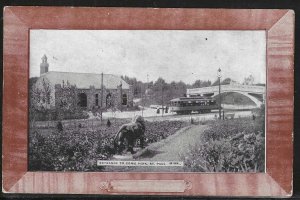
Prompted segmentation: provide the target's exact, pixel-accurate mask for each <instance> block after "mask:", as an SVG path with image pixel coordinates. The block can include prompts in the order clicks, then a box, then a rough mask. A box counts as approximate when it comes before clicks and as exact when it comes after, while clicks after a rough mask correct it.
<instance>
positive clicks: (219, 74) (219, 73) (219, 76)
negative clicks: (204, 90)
mask: <svg viewBox="0 0 300 200" xmlns="http://www.w3.org/2000/svg"><path fill="white" fill-rule="evenodd" d="M221 77H222V75H221V69H220V68H219V69H218V79H219V119H221V109H222V107H221V101H222V100H221Z"/></svg>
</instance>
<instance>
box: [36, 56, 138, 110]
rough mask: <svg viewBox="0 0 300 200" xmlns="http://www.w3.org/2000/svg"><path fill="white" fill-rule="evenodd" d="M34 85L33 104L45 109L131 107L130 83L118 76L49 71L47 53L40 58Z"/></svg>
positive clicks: (131, 90)
mask: <svg viewBox="0 0 300 200" xmlns="http://www.w3.org/2000/svg"><path fill="white" fill-rule="evenodd" d="M34 87H35V91H37V92H35V95H36V96H37V98H36V99H37V100H36V102H37V103H36V104H37V105H38V106H40V107H41V106H42V107H44V108H46V109H52V108H59V107H66V106H67V107H68V106H69V107H70V106H78V107H81V108H83V109H86V110H92V109H98V108H101V107H102V108H103V109H107V108H112V107H116V108H122V107H131V106H133V89H132V86H130V85H128V84H127V83H126V82H125V81H124V80H123V79H122V78H121V77H119V76H116V75H113V74H93V73H74V72H56V71H49V63H48V62H47V56H46V55H44V56H43V57H42V63H41V64H40V77H39V78H38V79H37V81H36V83H35V86H34ZM102 89H103V90H102ZM101 105H102V106H101Z"/></svg>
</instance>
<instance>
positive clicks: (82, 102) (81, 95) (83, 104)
mask: <svg viewBox="0 0 300 200" xmlns="http://www.w3.org/2000/svg"><path fill="white" fill-rule="evenodd" d="M78 99H79V102H78V106H80V107H83V108H86V107H87V96H86V94H85V93H79V94H78Z"/></svg>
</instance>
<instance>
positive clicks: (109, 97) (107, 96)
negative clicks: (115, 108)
mask: <svg viewBox="0 0 300 200" xmlns="http://www.w3.org/2000/svg"><path fill="white" fill-rule="evenodd" d="M111 106H112V99H111V94H110V93H108V94H107V95H106V107H107V108H109V107H111Z"/></svg>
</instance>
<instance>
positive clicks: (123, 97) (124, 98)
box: [122, 94, 127, 105]
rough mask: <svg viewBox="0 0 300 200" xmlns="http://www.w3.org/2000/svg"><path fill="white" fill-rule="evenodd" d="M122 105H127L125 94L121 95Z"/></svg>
mask: <svg viewBox="0 0 300 200" xmlns="http://www.w3.org/2000/svg"><path fill="white" fill-rule="evenodd" d="M122 105H127V94H123V95H122Z"/></svg>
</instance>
